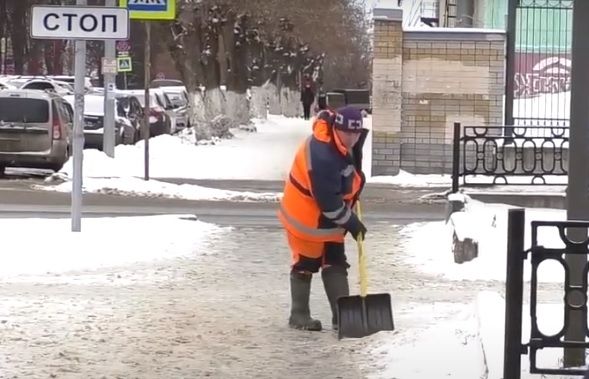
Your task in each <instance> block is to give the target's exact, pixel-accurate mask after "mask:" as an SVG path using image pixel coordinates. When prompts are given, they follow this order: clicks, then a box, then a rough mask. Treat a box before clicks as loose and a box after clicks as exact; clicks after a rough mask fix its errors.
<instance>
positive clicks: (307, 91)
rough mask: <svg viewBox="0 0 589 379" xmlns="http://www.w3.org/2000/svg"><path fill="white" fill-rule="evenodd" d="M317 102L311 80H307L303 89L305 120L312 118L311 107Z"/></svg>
mask: <svg viewBox="0 0 589 379" xmlns="http://www.w3.org/2000/svg"><path fill="white" fill-rule="evenodd" d="M314 101H315V92H314V91H313V85H312V83H311V79H310V78H305V82H304V84H303V88H301V103H303V117H304V118H305V120H309V119H310V118H311V105H312V104H313V102H314Z"/></svg>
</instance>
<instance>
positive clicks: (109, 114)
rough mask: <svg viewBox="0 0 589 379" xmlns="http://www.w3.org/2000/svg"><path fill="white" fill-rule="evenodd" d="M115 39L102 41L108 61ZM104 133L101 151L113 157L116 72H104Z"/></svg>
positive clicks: (112, 56) (110, 0) (111, 0)
mask: <svg viewBox="0 0 589 379" xmlns="http://www.w3.org/2000/svg"><path fill="white" fill-rule="evenodd" d="M104 5H105V6H107V7H116V6H117V1H116V0H106V1H105V4H104ZM115 50H116V49H115V41H114V40H105V41H104V57H105V58H106V59H108V60H110V61H113V60H114V59H116V51H115ZM103 75H104V134H103V141H102V146H103V151H104V153H105V154H106V155H108V156H109V157H111V158H114V157H115V144H116V142H115V98H114V91H113V89H114V85H115V79H116V74H113V73H111V72H104V73H103Z"/></svg>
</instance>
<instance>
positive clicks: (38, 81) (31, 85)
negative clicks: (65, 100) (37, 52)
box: [0, 76, 73, 96]
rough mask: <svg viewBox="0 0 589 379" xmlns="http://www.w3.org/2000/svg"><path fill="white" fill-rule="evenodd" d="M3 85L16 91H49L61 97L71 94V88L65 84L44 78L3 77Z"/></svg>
mask: <svg viewBox="0 0 589 379" xmlns="http://www.w3.org/2000/svg"><path fill="white" fill-rule="evenodd" d="M0 82H2V83H3V84H5V85H8V86H11V87H13V88H18V89H35V90H41V91H51V92H55V93H58V94H60V95H62V96H64V95H68V94H72V93H73V88H72V87H71V86H69V84H67V83H63V82H62V83H59V82H57V81H55V80H52V79H49V78H45V77H34V76H17V77H4V78H2V79H1V80H0Z"/></svg>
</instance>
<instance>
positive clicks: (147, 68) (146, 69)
mask: <svg viewBox="0 0 589 379" xmlns="http://www.w3.org/2000/svg"><path fill="white" fill-rule="evenodd" d="M143 24H144V25H145V56H144V59H143V61H144V62H143V73H144V76H145V79H144V81H143V82H144V85H145V110H144V115H143V139H144V141H145V156H144V158H145V161H144V165H145V180H149V134H150V133H149V113H150V106H149V84H150V77H151V25H150V23H149V21H144V22H143Z"/></svg>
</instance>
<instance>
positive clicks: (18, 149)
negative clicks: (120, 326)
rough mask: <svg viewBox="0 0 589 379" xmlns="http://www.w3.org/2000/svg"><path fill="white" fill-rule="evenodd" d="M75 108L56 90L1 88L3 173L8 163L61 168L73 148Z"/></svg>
mask: <svg viewBox="0 0 589 379" xmlns="http://www.w3.org/2000/svg"><path fill="white" fill-rule="evenodd" d="M72 126H73V112H72V108H71V107H70V106H68V105H67V104H66V102H65V100H64V99H63V98H61V97H60V96H58V95H57V94H53V93H49V92H44V91H37V90H14V89H5V90H2V91H0V173H2V174H3V173H4V169H5V168H6V167H28V168H48V169H51V170H54V171H59V170H60V169H61V168H62V167H63V165H64V163H65V162H66V161H67V160H68V159H69V157H70V152H71V130H72Z"/></svg>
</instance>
